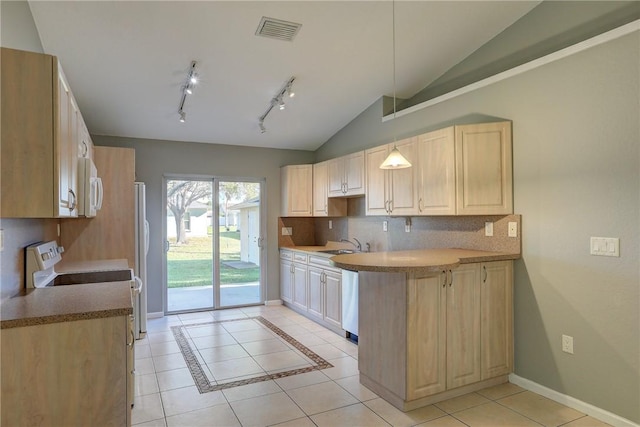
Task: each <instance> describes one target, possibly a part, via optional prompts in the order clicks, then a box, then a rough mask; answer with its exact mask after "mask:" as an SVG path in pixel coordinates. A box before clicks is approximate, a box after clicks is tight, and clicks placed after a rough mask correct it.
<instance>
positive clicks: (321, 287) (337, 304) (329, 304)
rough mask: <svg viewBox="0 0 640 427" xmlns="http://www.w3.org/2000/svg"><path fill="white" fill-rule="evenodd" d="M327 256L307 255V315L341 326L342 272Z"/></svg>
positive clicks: (337, 326)
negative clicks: (331, 264) (334, 267)
mask: <svg viewBox="0 0 640 427" xmlns="http://www.w3.org/2000/svg"><path fill="white" fill-rule="evenodd" d="M328 261H329V260H328V259H327V258H322V257H316V256H313V255H311V256H309V267H308V268H309V276H308V277H309V280H308V283H309V307H308V313H309V315H311V316H313V317H316V318H317V319H320V320H323V321H324V322H326V323H328V324H331V325H333V326H334V327H336V328H342V272H341V271H340V270H339V269H333V268H328V266H329V262H328Z"/></svg>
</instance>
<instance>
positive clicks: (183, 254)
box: [167, 227, 260, 288]
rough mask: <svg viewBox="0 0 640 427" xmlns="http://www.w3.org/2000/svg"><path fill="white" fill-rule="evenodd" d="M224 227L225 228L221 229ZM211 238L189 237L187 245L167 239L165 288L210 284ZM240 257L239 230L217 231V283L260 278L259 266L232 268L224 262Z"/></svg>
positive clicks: (254, 280)
mask: <svg viewBox="0 0 640 427" xmlns="http://www.w3.org/2000/svg"><path fill="white" fill-rule="evenodd" d="M221 230H224V227H222V228H221ZM211 242H212V238H211V237H191V238H189V240H188V243H187V244H184V245H176V244H175V239H170V245H171V246H170V250H169V252H168V253H167V278H168V280H167V281H168V287H170V288H183V287H189V286H212V285H213V282H212V280H213V249H212V243H211ZM239 260H240V232H239V231H234V230H232V231H221V232H220V283H221V284H222V285H225V284H231V283H244V282H256V281H258V280H259V279H260V267H255V268H246V269H235V268H231V267H228V266H226V265H224V261H239Z"/></svg>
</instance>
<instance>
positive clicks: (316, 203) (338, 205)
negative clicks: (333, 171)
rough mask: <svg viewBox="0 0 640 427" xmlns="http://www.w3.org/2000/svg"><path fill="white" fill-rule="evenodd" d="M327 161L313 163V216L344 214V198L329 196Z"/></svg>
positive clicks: (345, 208) (345, 202) (345, 212)
mask: <svg viewBox="0 0 640 427" xmlns="http://www.w3.org/2000/svg"><path fill="white" fill-rule="evenodd" d="M328 166H329V161H325V162H320V163H316V164H314V165H313V216H318V217H319V216H346V215H347V201H346V199H338V198H335V197H334V198H329V194H328V185H329V178H328V174H327V171H328Z"/></svg>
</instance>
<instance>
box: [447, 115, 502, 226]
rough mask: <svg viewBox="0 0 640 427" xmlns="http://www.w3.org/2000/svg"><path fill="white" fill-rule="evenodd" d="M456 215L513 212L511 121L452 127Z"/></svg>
mask: <svg viewBox="0 0 640 427" xmlns="http://www.w3.org/2000/svg"><path fill="white" fill-rule="evenodd" d="M455 133H456V182H457V186H458V189H457V200H456V204H457V213H458V215H497V214H511V213H513V172H512V168H513V166H512V154H511V123H510V122H499V123H483V124H474V125H464V126H456V127H455Z"/></svg>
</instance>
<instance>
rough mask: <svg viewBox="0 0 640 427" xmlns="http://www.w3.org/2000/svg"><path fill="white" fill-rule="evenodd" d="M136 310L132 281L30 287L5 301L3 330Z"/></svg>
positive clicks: (0, 314)
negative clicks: (133, 300)
mask: <svg viewBox="0 0 640 427" xmlns="http://www.w3.org/2000/svg"><path fill="white" fill-rule="evenodd" d="M132 313H133V307H132V304H131V283H130V282H129V281H123V282H108V283H89V284H82V285H69V286H55V287H51V288H40V289H28V290H23V291H22V292H21V293H20V294H18V295H16V296H14V297H12V298H9V299H8V300H6V301H4V302H3V303H2V306H1V307H0V329H7V328H17V327H22V326H34V325H44V324H48V323H58V322H69V321H73V320H83V319H96V318H103V317H113V316H125V315H128V314H132Z"/></svg>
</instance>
